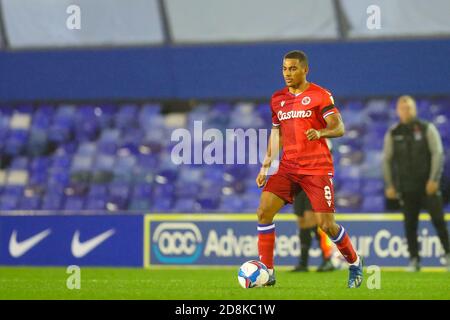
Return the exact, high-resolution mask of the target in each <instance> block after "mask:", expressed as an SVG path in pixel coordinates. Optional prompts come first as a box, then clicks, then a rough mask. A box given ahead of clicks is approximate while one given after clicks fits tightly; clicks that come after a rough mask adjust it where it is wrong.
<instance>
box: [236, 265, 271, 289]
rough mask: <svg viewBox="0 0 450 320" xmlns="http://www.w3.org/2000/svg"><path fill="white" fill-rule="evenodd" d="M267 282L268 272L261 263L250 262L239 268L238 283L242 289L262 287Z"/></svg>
mask: <svg viewBox="0 0 450 320" xmlns="http://www.w3.org/2000/svg"><path fill="white" fill-rule="evenodd" d="M268 280H269V271H268V270H267V267H266V266H265V265H264V263H262V262H261V261H257V260H250V261H247V262H244V263H243V264H242V266H241V267H240V268H239V272H238V281H239V284H240V285H241V287H242V288H244V289H247V288H255V287H262V286H264V285H265V284H266V283H267V281H268Z"/></svg>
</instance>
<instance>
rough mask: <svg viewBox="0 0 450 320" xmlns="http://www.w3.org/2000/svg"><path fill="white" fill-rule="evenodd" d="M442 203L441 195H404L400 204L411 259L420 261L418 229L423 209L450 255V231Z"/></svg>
mask: <svg viewBox="0 0 450 320" xmlns="http://www.w3.org/2000/svg"><path fill="white" fill-rule="evenodd" d="M442 202H443V201H442V196H441V194H440V193H439V194H435V195H432V196H427V195H424V194H423V193H422V192H407V193H402V195H401V200H400V203H401V205H402V209H403V214H404V216H405V233H406V238H407V241H408V251H409V255H410V258H417V259H419V260H420V257H419V245H418V241H417V228H418V224H419V213H420V210H421V209H422V208H424V209H427V210H428V212H429V214H430V216H431V221H432V223H433V226H434V228H435V229H436V232H437V235H438V237H439V239H440V241H441V244H442V246H443V248H444V250H445V253H447V254H448V253H450V245H449V238H448V230H447V224H446V222H445V219H444V210H443V203H442Z"/></svg>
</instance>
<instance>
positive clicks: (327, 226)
mask: <svg viewBox="0 0 450 320" xmlns="http://www.w3.org/2000/svg"><path fill="white" fill-rule="evenodd" d="M319 227H320V229H322V231H323V232H325V233H326V234H328V235H330V234H331V233H332V232H333V227H334V222H330V221H326V220H322V221H320V223H319Z"/></svg>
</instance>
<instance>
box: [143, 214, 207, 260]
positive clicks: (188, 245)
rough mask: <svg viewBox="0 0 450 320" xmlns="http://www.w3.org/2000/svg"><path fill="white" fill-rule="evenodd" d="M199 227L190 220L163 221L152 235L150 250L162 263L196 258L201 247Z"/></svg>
mask: <svg viewBox="0 0 450 320" xmlns="http://www.w3.org/2000/svg"><path fill="white" fill-rule="evenodd" d="M202 242H203V238H202V234H201V232H200V229H199V228H198V227H197V226H196V225H195V224H194V223H190V222H164V223H161V224H159V225H158V226H157V227H156V229H155V231H153V236H152V245H151V247H152V250H153V252H154V254H155V256H156V258H157V259H158V260H159V261H160V262H162V263H173V264H185V263H193V262H194V261H196V260H197V259H198V257H199V256H200V254H201V253H202V249H203V244H202Z"/></svg>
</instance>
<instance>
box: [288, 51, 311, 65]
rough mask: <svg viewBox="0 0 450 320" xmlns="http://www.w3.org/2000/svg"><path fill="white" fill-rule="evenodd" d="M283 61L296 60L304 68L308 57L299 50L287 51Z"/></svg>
mask: <svg viewBox="0 0 450 320" xmlns="http://www.w3.org/2000/svg"><path fill="white" fill-rule="evenodd" d="M284 59H297V60H298V61H300V63H301V64H303V65H304V66H308V57H307V56H306V53H304V52H303V51H300V50H293V51H289V52H288V53H286V54H285V55H284Z"/></svg>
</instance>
